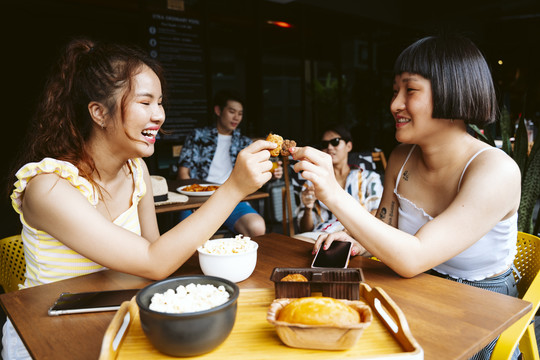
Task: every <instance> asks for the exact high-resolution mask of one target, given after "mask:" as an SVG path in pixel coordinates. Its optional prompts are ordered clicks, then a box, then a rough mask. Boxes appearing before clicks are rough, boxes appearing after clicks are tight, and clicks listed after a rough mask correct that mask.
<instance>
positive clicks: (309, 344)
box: [267, 297, 373, 350]
mask: <svg viewBox="0 0 540 360" xmlns="http://www.w3.org/2000/svg"><path fill="white" fill-rule="evenodd" d="M302 299H312V302H311V303H310V304H307V303H306V304H301V305H300V307H301V308H299V309H296V311H295V315H294V318H295V319H298V318H299V317H301V316H298V315H299V313H301V312H302V311H304V310H305V311H306V315H307V316H306V317H307V321H308V322H312V323H313V322H314V323H317V322H319V321H318V319H316V317H317V314H320V315H321V321H320V323H324V321H325V320H323V319H327V318H329V315H330V313H331V314H332V315H333V316H332V317H333V318H334V322H335V324H330V325H325V324H321V325H306V324H301V323H294V322H288V321H282V320H281V319H280V316H279V314H280V312H281V311H282V310H283V308H285V306H287V305H288V304H289V303H291V302H292V301H294V300H297V299H287V298H282V299H275V300H274V301H273V302H272V304H271V305H270V307H269V309H268V313H267V320H268V322H269V323H271V324H273V325H274V326H275V327H276V332H277V334H278V336H279V338H280V339H281V341H283V343H284V344H285V345H288V346H291V347H296V348H304V349H317V350H346V349H349V348H351V347H352V346H354V344H356V342H357V341H358V339H359V338H360V335H362V332H363V331H364V329H365V328H367V327H368V326H369V325H370V324H371V321H372V316H373V315H372V313H371V309H370V307H369V306H368V305H366V304H365V303H364V302H362V301H359V300H341V299H339V300H336V299H332V298H321V297H311V298H302ZM320 299H326V300H329V299H331V300H329V301H323V302H321V301H319V300H320ZM332 301H334V302H341V303H342V304H345V305H348V306H349V307H350V308H352V309H353V310H354V311H356V312H358V315H359V319H360V321H359V322H357V323H350V322H349V323H343V324H339V323H340V320H339V319H340V318H342V319H345V318H346V317H347V315H346V314H342V313H341V312H342V311H343V309H340V308H341V307H340V306H332ZM304 306H305V308H304ZM318 307H319V308H318ZM308 311H309V313H307V312H308ZM314 317H315V319H314ZM278 319H280V320H278ZM335 319H338V320H337V321H335Z"/></svg>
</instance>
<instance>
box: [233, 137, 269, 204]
mask: <svg viewBox="0 0 540 360" xmlns="http://www.w3.org/2000/svg"><path fill="white" fill-rule="evenodd" d="M275 147H276V144H274V143H272V142H269V141H264V140H258V141H255V142H254V143H252V144H251V145H249V146H248V147H246V148H244V149H243V150H242V151H240V153H239V154H238V156H237V158H236V163H235V165H234V169H233V171H232V173H231V176H230V177H229V179H228V180H227V181H226V182H225V184H227V183H231V185H233V186H234V187H235V189H236V190H238V191H240V192H242V194H243V195H244V196H246V195H249V194H251V193H253V192H255V191H257V190H259V189H260V188H261V186H263V185H264V184H265V183H266V182H268V181H269V180H270V179H271V178H272V173H271V172H270V170H271V169H272V162H271V161H270V160H269V159H270V150H272V149H274V148H275ZM225 184H224V185H225Z"/></svg>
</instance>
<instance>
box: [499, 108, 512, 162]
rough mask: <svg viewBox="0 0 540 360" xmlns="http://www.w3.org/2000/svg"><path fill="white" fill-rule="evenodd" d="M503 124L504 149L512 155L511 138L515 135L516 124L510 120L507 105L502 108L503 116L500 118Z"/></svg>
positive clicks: (501, 124)
mask: <svg viewBox="0 0 540 360" xmlns="http://www.w3.org/2000/svg"><path fill="white" fill-rule="evenodd" d="M499 121H500V126H501V138H502V142H503V143H502V150H503V151H504V152H505V153H507V154H508V155H510V156H512V153H513V151H512V143H511V142H510V138H511V137H512V136H513V135H514V124H513V123H512V121H511V120H510V113H509V112H508V109H507V108H506V106H503V108H502V110H501V117H500V119H499Z"/></svg>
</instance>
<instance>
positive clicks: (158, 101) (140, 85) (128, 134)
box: [115, 66, 165, 157]
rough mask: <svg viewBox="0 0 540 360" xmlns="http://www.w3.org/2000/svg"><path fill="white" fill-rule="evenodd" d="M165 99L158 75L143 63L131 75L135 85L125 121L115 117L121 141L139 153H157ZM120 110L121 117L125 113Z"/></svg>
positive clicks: (129, 95) (128, 101)
mask: <svg viewBox="0 0 540 360" xmlns="http://www.w3.org/2000/svg"><path fill="white" fill-rule="evenodd" d="M162 99H163V95H162V90H161V82H160V81H159V78H158V76H157V75H156V74H155V73H154V72H153V71H152V70H151V69H150V68H149V67H147V66H143V68H142V70H141V71H140V72H139V73H138V74H137V75H135V76H134V77H133V79H132V87H131V90H130V93H129V94H128V95H127V98H126V102H125V104H124V111H123V118H124V121H123V122H122V121H121V120H119V119H117V121H115V124H116V125H115V130H116V132H117V133H116V137H117V141H118V143H119V145H121V146H123V147H124V148H125V149H132V150H135V152H136V153H137V155H136V156H138V157H147V156H150V155H152V154H153V153H154V143H155V142H156V135H157V133H158V130H159V129H160V128H161V126H162V125H163V123H164V122H165V111H164V109H163V104H162ZM117 114H118V117H120V116H122V115H121V114H122V111H118V112H117ZM122 134H123V136H122ZM122 143H123V145H122ZM134 148H135V149H134Z"/></svg>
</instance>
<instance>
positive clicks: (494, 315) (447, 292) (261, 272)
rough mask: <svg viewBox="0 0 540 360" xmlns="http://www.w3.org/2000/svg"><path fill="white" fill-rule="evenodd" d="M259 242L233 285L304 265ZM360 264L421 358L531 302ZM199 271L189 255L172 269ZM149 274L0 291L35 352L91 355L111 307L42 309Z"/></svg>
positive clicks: (454, 346) (486, 334)
mask: <svg viewBox="0 0 540 360" xmlns="http://www.w3.org/2000/svg"><path fill="white" fill-rule="evenodd" d="M254 240H255V241H257V242H258V243H259V250H258V261H257V266H256V268H255V271H254V272H253V274H252V275H251V277H250V278H248V279H247V280H245V281H243V282H240V283H239V284H238V285H239V286H240V288H269V287H273V283H272V282H271V281H270V275H271V273H272V270H273V269H274V267H309V266H310V263H311V260H312V255H311V250H312V244H310V243H307V242H304V241H301V240H297V239H294V238H290V237H287V236H284V235H280V234H267V235H263V236H260V237H256V238H254ZM349 267H360V268H362V270H363V273H364V276H365V281H366V283H367V284H369V285H370V286H371V287H377V286H378V287H381V288H382V289H384V290H385V291H386V292H387V293H388V295H389V296H390V297H391V298H392V299H393V300H394V301H395V303H396V304H397V305H398V306H399V307H400V308H401V310H402V311H403V313H404V314H405V316H406V318H407V321H408V323H409V326H410V329H411V331H412V334H413V336H414V337H415V339H416V340H417V341H418V342H419V343H420V345H421V346H422V348H423V350H424V354H425V359H467V358H469V357H470V356H472V355H473V354H474V353H476V352H477V351H478V350H480V349H481V348H482V347H484V346H485V345H486V344H487V343H489V341H491V340H492V339H494V338H495V337H496V336H498V335H499V334H500V333H501V332H502V331H503V330H505V329H506V328H507V327H508V326H510V325H511V324H512V323H513V322H515V321H516V320H518V319H519V318H520V317H521V316H523V315H525V314H526V313H527V312H528V311H529V310H530V308H531V304H530V303H528V302H525V301H523V300H520V299H516V298H512V297H509V296H505V295H501V294H497V293H493V292H489V291H487V290H482V289H478V288H475V287H472V286H468V285H464V284H459V283H456V282H453V281H450V280H445V279H441V278H438V277H434V276H431V275H426V274H420V275H418V276H416V277H414V278H412V279H405V278H402V277H400V276H398V275H397V274H396V273H394V272H393V271H392V270H391V269H389V268H388V267H387V266H385V265H384V264H382V263H381V262H378V261H374V260H369V259H366V258H362V257H355V258H353V259H351V261H350V263H349ZM199 273H201V271H200V268H199V264H198V258H197V256H193V257H192V258H191V259H190V260H188V262H186V264H184V265H183V266H182V267H181V268H180V269H179V270H178V271H177V272H176V273H175V274H174V275H181V274H199ZM149 283H150V281H149V280H147V279H143V278H140V277H137V276H132V275H127V274H122V273H118V272H115V271H110V270H106V271H101V272H98V273H94V274H90V275H85V276H80V277H77V278H73V279H69V280H64V281H59V282H56V283H52V284H48V285H42V286H36V287H34V288H29V289H24V290H19V291H16V292H12V293H8V294H3V295H0V301H1V303H2V306H3V308H4V310H5V311H6V313H7V315H8V316H9V317H10V319H11V320H12V321H13V323H14V325H15V327H16V328H17V330H18V332H19V333H20V334H21V335H22V338H23V341H24V342H25V343H26V345H27V346H28V349H29V351H30V353H31V354H32V356H33V357H34V358H35V359H97V358H98V355H99V351H100V348H101V343H102V339H103V335H104V333H105V330H106V329H107V327H108V325H109V323H110V321H111V319H112V318H113V315H114V312H106V313H93V314H77V315H63V316H58V317H49V316H48V315H47V309H48V308H49V307H50V305H51V304H52V303H53V302H54V300H55V299H56V297H57V296H58V295H59V294H60V293H61V292H63V291H70V292H81V291H94V290H113V289H122V288H125V289H127V288H141V287H143V286H144V285H146V284H149Z"/></svg>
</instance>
